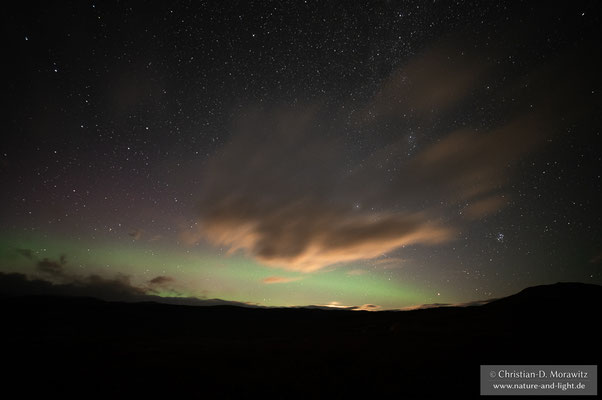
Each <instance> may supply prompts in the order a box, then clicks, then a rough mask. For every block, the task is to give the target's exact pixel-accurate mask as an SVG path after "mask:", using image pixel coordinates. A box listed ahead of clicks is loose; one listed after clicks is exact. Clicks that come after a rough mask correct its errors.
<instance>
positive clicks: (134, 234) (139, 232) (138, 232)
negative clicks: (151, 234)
mask: <svg viewBox="0 0 602 400" xmlns="http://www.w3.org/2000/svg"><path fill="white" fill-rule="evenodd" d="M143 234H144V231H143V230H142V229H134V230H133V231H131V232H129V233H128V235H130V237H131V238H132V239H133V240H140V239H141V238H142V235H143Z"/></svg>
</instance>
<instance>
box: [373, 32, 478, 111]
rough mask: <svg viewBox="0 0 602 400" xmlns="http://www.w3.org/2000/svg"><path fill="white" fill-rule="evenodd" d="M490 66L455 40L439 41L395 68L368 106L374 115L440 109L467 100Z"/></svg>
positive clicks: (443, 109)
mask: <svg viewBox="0 0 602 400" xmlns="http://www.w3.org/2000/svg"><path fill="white" fill-rule="evenodd" d="M488 69H489V66H488V64H487V63H484V62H483V58H477V57H475V56H473V55H469V54H467V53H466V50H460V49H458V48H457V47H456V46H454V45H453V44H452V43H451V42H449V43H439V44H436V45H434V46H431V47H430V48H428V49H426V50H424V51H423V52H422V53H420V54H418V55H416V56H415V57H413V58H411V59H410V60H409V61H408V62H407V63H406V64H405V65H403V66H402V67H400V68H397V69H396V70H394V71H393V72H392V73H391V74H390V75H389V77H388V78H387V79H386V80H385V81H384V83H383V84H382V85H381V88H380V90H379V91H378V92H377V94H376V96H375V97H374V99H373V100H372V102H371V103H370V104H369V106H368V107H367V110H366V111H367V113H368V115H370V116H372V117H379V116H388V115H394V116H399V115H408V114H419V115H425V114H428V113H431V112H433V111H435V112H437V113H440V112H442V111H445V110H446V109H448V108H451V107H453V106H456V105H457V104H458V102H459V101H461V100H464V99H465V97H466V96H467V95H468V94H469V92H470V91H471V90H472V89H474V88H475V87H476V86H477V85H478V84H479V83H480V82H481V81H482V79H483V77H484V75H485V74H486V73H487V71H488Z"/></svg>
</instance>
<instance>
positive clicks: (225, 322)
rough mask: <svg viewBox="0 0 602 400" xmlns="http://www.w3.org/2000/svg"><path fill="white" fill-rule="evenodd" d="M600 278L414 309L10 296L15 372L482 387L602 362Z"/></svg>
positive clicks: (148, 389) (166, 384)
mask: <svg viewBox="0 0 602 400" xmlns="http://www.w3.org/2000/svg"><path fill="white" fill-rule="evenodd" d="M601 289H602V287H600V286H595V285H584V284H572V283H571V284H568V283H566V284H565V283H563V284H556V285H550V286H541V287H534V288H529V289H525V290H524V291H522V292H520V293H518V294H516V295H513V296H510V297H507V298H504V299H500V300H497V301H495V302H492V303H490V304H488V305H485V306H474V307H465V308H461V307H445V308H434V309H424V310H416V311H404V312H358V311H337V312H333V311H327V310H320V309H302V308H293V309H278V308H274V309H270V308H267V309H260V308H243V307H235V306H215V307H194V306H183V305H169V304H158V303H151V302H147V303H118V302H105V301H100V300H96V299H92V298H73V297H53V296H28V297H4V298H1V299H0V307H1V311H2V315H3V329H2V338H3V342H4V346H3V347H4V351H3V364H4V365H5V366H10V373H9V374H8V375H6V376H5V380H4V381H5V382H7V383H8V385H9V386H14V388H15V389H17V390H18V391H19V393H20V394H21V396H23V397H27V396H28V395H43V396H44V397H48V396H50V395H61V396H62V397H78V398H86V397H90V396H92V397H94V396H107V397H111V398H126V397H132V396H134V397H136V398H138V397H143V396H146V395H151V396H153V397H156V396H159V395H162V396H169V397H170V398H176V397H180V396H184V395H185V396H186V397H187V398H201V397H202V398H216V397H218V398H219V397H236V398H239V397H245V398H246V397H249V396H251V394H259V395H262V396H272V397H273V396H276V397H279V398H289V397H296V396H295V395H302V396H304V397H309V398H316V397H332V396H331V394H335V395H336V396H335V397H348V396H351V395H357V394H360V393H362V392H363V393H366V395H367V396H369V398H381V397H383V396H385V395H387V396H397V397H399V398H401V397H400V396H405V395H410V396H411V397H422V396H426V395H431V396H432V395H437V396H445V397H449V396H451V395H452V394H458V395H461V396H463V398H466V397H472V396H474V397H477V396H478V394H479V378H478V374H479V365H481V364H599V361H600V345H599V344H598V342H599V340H598V338H599V337H600V335H601V333H602V332H601V329H600V327H599V325H597V323H596V322H597V321H596V320H597V319H598V318H597V315H598V304H599V303H600V299H601V294H602V290H601ZM34 382H35V384H34ZM6 390H8V389H6Z"/></svg>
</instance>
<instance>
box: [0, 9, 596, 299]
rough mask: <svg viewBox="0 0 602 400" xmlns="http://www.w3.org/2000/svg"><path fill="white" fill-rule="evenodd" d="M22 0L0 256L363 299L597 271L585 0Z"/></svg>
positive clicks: (591, 42)
mask: <svg viewBox="0 0 602 400" xmlns="http://www.w3.org/2000/svg"><path fill="white" fill-rule="evenodd" d="M20 7H22V8H19V6H13V7H12V8H11V7H8V8H7V9H6V10H5V11H3V16H2V28H3V37H4V41H5V46H4V49H3V54H4V56H3V59H4V62H3V66H4V68H5V69H4V70H5V72H4V73H3V82H4V85H3V86H4V90H3V97H4V101H3V109H4V112H3V118H2V122H3V126H2V135H1V151H0V179H1V181H2V191H1V192H0V205H1V208H0V222H1V225H0V272H1V276H2V279H3V280H7V279H9V278H10V279H12V281H13V282H17V281H18V282H20V284H23V285H25V286H26V285H27V282H29V284H33V283H35V284H37V285H38V286H39V287H52V288H54V290H55V292H56V291H59V292H60V291H61V290H67V289H69V290H75V289H77V293H79V294H84V295H85V294H89V295H95V296H99V297H103V295H104V297H107V298H111V299H120V298H125V297H127V295H131V294H135V295H137V296H140V298H142V297H144V296H147V295H149V296H150V295H155V296H157V295H158V296H163V297H183V298H187V297H196V298H199V299H201V300H207V301H209V299H222V300H226V301H232V302H242V303H250V304H255V305H264V306H302V305H332V306H339V307H357V308H363V309H397V308H406V307H412V306H417V305H421V304H434V303H438V304H457V303H469V302H475V301H479V300H487V299H493V298H497V297H501V296H506V295H509V294H512V293H515V292H517V291H519V290H521V289H523V288H525V287H528V286H533V285H539V284H547V283H554V282H558V281H579V282H588V283H597V284H602V274H601V267H602V227H601V224H602V212H601V204H602V179H601V174H602V155H601V150H600V148H602V146H601V144H602V143H601V142H602V140H601V137H600V131H601V126H602V113H601V111H600V110H602V108H601V101H600V100H601V96H600V93H601V91H602V87H601V85H600V71H601V70H602V62H601V46H600V44H599V35H600V33H601V32H600V30H601V29H600V24H601V23H602V21H601V18H600V15H601V14H600V6H599V5H598V4H597V2H594V1H592V2H584V3H580V2H564V4H563V5H552V4H551V3H548V2H545V3H543V2H542V3H541V4H539V3H535V2H494V1H491V2H489V1H488V2H448V1H436V2H435V1H429V2H426V1H418V2H395V1H370V2H360V1H346V2H343V1H341V2H339V1H329V2H326V1H319V2H317V1H291V2H285V1H282V2H270V1H260V2H255V1H241V2H234V1H214V2H152V3H147V2H89V1H85V2H84V1H81V2H80V1H73V2H62V3H61V4H42V5H37V6H31V5H21V6H20ZM28 280H29V281H28ZM51 284H52V285H51ZM74 288H75V289H74Z"/></svg>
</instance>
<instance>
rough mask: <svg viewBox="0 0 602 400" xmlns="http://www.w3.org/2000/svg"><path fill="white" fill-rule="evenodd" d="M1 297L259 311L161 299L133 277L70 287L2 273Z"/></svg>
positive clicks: (190, 299)
mask: <svg viewBox="0 0 602 400" xmlns="http://www.w3.org/2000/svg"><path fill="white" fill-rule="evenodd" d="M0 295H4V296H32V295H35V296H40V295H52V296H73V297H95V298H98V299H101V300H106V301H126V302H143V301H153V302H157V303H166V304H178V305H190V306H239V307H255V305H253V304H250V303H242V302H237V301H226V300H220V299H199V298H195V297H160V296H155V295H152V294H147V293H146V291H145V290H144V289H142V288H139V287H136V286H133V285H132V283H131V282H130V279H129V277H127V276H124V275H120V276H117V277H115V278H112V279H107V278H103V277H100V276H98V275H90V276H88V277H85V278H80V279H77V280H74V281H72V282H69V283H60V284H57V283H52V282H49V281H47V280H44V279H39V278H29V277H27V276H26V275H24V274H19V273H3V272H0Z"/></svg>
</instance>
